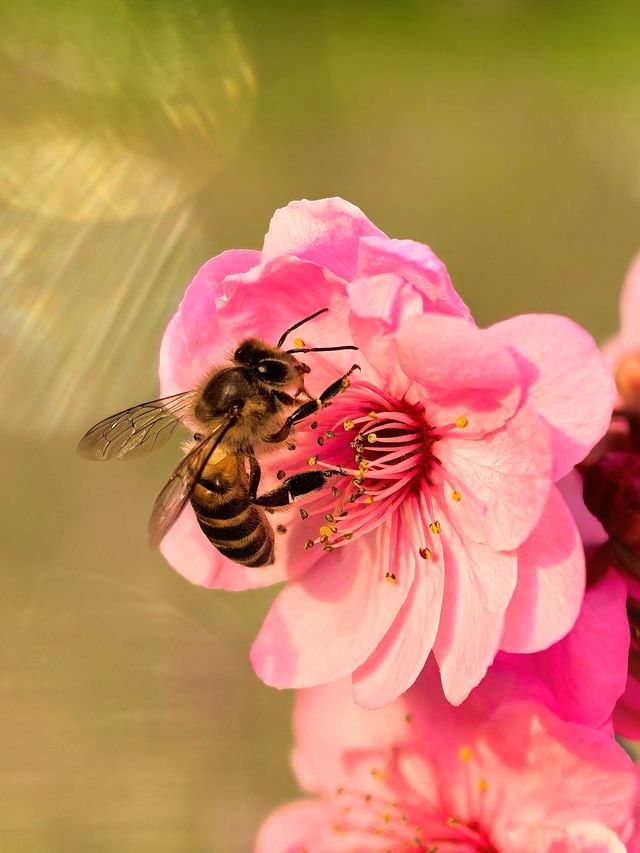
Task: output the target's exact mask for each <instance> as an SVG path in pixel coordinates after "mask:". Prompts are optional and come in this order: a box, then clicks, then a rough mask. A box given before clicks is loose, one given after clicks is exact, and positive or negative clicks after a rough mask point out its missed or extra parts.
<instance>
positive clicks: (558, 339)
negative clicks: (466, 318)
mask: <svg viewBox="0 0 640 853" xmlns="http://www.w3.org/2000/svg"><path fill="white" fill-rule="evenodd" d="M487 332H488V333H489V334H490V335H491V336H492V337H493V338H494V340H496V341H497V342H500V343H501V344H503V345H505V346H510V347H512V348H513V350H514V352H515V353H517V355H518V356H519V363H520V365H521V368H522V370H523V375H524V376H525V377H526V378H527V383H528V386H529V391H528V396H527V405H529V406H533V407H534V408H535V409H536V411H537V412H538V413H539V414H540V415H541V416H542V417H543V418H544V419H545V420H546V421H547V423H548V424H549V426H550V427H551V432H552V436H553V446H554V454H555V469H554V479H556V480H558V479H560V477H563V476H564V475H565V474H567V473H568V472H569V471H570V470H571V469H572V468H573V466H574V465H576V464H577V463H578V462H580V461H581V460H582V459H584V457H585V456H586V455H587V453H588V452H589V450H591V448H592V447H593V446H594V444H595V443H596V442H597V441H598V439H600V438H601V437H602V436H603V435H604V433H605V432H606V431H607V428H608V426H609V421H610V419H611V411H612V408H613V402H614V399H615V387H614V384H613V380H612V378H611V376H610V374H609V371H608V369H607V366H606V364H605V363H604V360H603V358H602V356H601V355H600V353H599V351H598V347H597V346H596V343H595V341H594V340H593V338H592V337H591V335H589V334H588V332H586V331H585V330H584V329H583V328H581V327H580V326H578V325H577V324H576V323H574V322H573V321H572V320H569V319H568V318H567V317H559V316H556V315H553V314H526V315H521V316H518V317H512V318H511V319H509V320H505V321H504V322H503V323H498V324H497V325H495V326H492V327H491V328H490V329H487Z"/></svg>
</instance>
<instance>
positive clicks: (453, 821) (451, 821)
mask: <svg viewBox="0 0 640 853" xmlns="http://www.w3.org/2000/svg"><path fill="white" fill-rule="evenodd" d="M457 823H458V818H457V817H449V818H447V826H455V825H456V824H457Z"/></svg>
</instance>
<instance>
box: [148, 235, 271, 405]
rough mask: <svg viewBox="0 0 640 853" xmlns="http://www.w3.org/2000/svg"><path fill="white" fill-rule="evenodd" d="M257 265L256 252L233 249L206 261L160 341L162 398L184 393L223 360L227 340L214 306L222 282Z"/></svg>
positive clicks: (258, 257)
mask: <svg viewBox="0 0 640 853" xmlns="http://www.w3.org/2000/svg"><path fill="white" fill-rule="evenodd" d="M258 263H260V254H259V252H250V251H240V250H232V251H229V252H223V253H222V254H221V255H217V256H216V257H215V258H212V259H211V260H210V261H207V263H206V264H205V265H204V266H203V267H201V268H200V269H199V270H198V272H197V273H196V274H195V276H194V278H193V280H192V282H191V284H190V285H189V287H188V288H187V290H186V293H185V295H184V297H183V298H182V302H181V303H180V305H179V307H178V310H177V312H176V313H175V314H174V316H173V318H172V319H171V322H170V323H169V325H168V326H167V329H166V331H165V333H164V336H163V338H162V344H161V346H160V395H161V396H168V395H169V394H176V393H178V392H180V391H187V390H188V389H189V388H192V387H193V386H194V385H196V383H197V382H198V381H199V380H200V378H201V377H202V375H203V373H205V372H206V371H207V370H209V369H210V368H211V366H212V365H215V364H216V363H218V362H220V361H222V360H223V359H224V358H225V357H226V355H227V352H228V350H229V346H230V341H229V339H228V337H227V335H226V333H225V332H224V330H223V329H221V327H220V322H219V318H218V317H217V307H216V300H217V299H218V298H219V297H220V296H221V294H222V282H223V281H224V279H225V278H226V277H227V276H228V275H233V274H234V273H243V272H246V271H247V270H250V269H251V267H254V266H255V265H256V264H258ZM231 344H232V342H231Z"/></svg>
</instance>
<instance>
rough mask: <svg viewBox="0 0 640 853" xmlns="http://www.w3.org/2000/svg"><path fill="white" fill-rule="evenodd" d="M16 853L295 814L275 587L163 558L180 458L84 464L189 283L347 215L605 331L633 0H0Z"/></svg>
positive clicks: (241, 846) (6, 829) (2, 801)
mask: <svg viewBox="0 0 640 853" xmlns="http://www.w3.org/2000/svg"><path fill="white" fill-rule="evenodd" d="M0 70H1V75H0V275H1V276H2V282H1V289H0V364H1V369H2V372H1V376H2V381H1V383H0V403H1V407H0V411H1V413H2V423H1V426H0V437H1V440H2V444H1V447H2V451H1V459H2V463H1V472H2V478H1V485H2V491H1V492H0V554H1V561H2V568H1V572H0V625H1V631H2V642H1V644H0V657H1V665H0V690H1V701H0V739H1V746H0V754H1V756H2V760H1V761H0V849H1V850H2V851H9V853H13V851H19V853H32V851H33V853H35V851H38V853H39V852H40V851H65V853H66V851H69V850H79V851H80V850H81V851H84V852H85V853H102V851H104V853H111V851H119V853H129V852H130V851H131V853H146V852H147V851H149V852H150V851H153V853H184V852H185V851H186V853H191V851H193V853H201V851H209V853H211V851H214V853H227V852H228V853H242V851H248V850H250V849H251V846H252V839H253V837H254V835H255V831H256V828H257V826H258V825H259V822H260V820H261V818H262V817H263V816H264V815H266V813H267V812H268V811H269V810H270V809H271V808H272V807H273V806H275V805H276V804H278V803H280V802H282V801H283V800H285V799H286V798H289V797H291V796H293V795H295V793H296V785H295V782H294V780H293V778H292V776H291V774H290V772H289V770H288V766H287V750H288V748H289V745H290V733H289V714H290V708H291V698H292V697H291V696H290V695H287V694H283V693H277V692H275V691H271V690H268V689H267V688H266V687H263V686H262V685H261V684H260V683H259V682H258V681H257V679H256V678H255V677H254V675H253V673H252V671H251V669H250V666H249V663H248V659H247V653H248V649H249V646H250V643H251V640H252V638H253V637H254V635H255V633H256V631H257V629H258V626H259V624H260V621H261V617H262V615H263V614H264V612H265V611H266V608H267V606H268V603H269V601H270V599H271V597H272V595H273V590H267V591H262V592H259V593H245V594H241V595H229V594H225V593H221V592H211V591H207V590H202V589H197V588H194V587H191V586H190V585H189V584H188V583H187V582H186V581H184V580H183V579H181V578H180V577H178V576H177V575H176V574H174V572H173V571H172V570H171V569H170V568H169V567H168V566H167V565H166V564H165V563H164V562H163V560H162V558H161V557H160V556H159V555H158V554H156V553H152V552H150V551H148V550H147V547H146V523H147V516H148V513H149V509H150V506H151V505H152V502H153V500H154V498H155V495H156V493H157V491H158V490H159V488H160V486H161V484H162V483H163V482H164V480H165V479H166V477H167V474H168V472H169V471H170V470H171V469H172V467H173V466H174V465H175V464H176V461H177V459H178V453H179V451H178V449H177V447H173V448H167V449H163V450H162V451H161V452H158V453H157V454H156V455H155V456H154V457H150V458H148V459H145V460H141V461H139V462H136V463H131V464H128V465H117V464H113V465H107V466H93V465H90V464H88V463H86V462H84V461H83V460H80V459H78V458H77V457H76V456H75V444H76V441H77V439H78V438H79V436H80V435H81V434H82V433H83V432H84V431H85V429H86V428H87V427H88V426H90V425H91V424H92V423H93V422H94V421H96V420H99V419H100V418H102V417H103V416H105V415H106V414H108V413H109V412H111V411H116V410H118V409H120V408H123V407H125V406H127V405H129V404H132V403H134V402H138V401H141V400H146V399H149V398H152V397H153V396H154V395H155V392H156V387H157V386H156V359H157V349H158V343H159V340H160V336H161V333H162V330H163V327H164V325H165V323H166V322H167V320H168V318H169V317H170V315H171V313H172V312H173V311H174V310H175V307H176V305H177V303H178V301H179V299H180V296H181V294H182V292H183V289H184V287H185V285H186V283H187V281H188V280H189V278H190V277H191V275H192V274H193V273H194V272H195V270H196V269H197V268H198V267H199V266H200V264H201V263H202V262H203V261H204V260H206V259H207V258H208V257H210V256H212V255H214V254H216V253H217V252H220V251H222V250H223V249H225V248H230V247H256V248H258V247H260V245H261V241H262V235H263V234H264V232H265V230H266V228H267V225H268V221H269V217H270V215H271V213H272V212H273V210H274V209H275V208H276V207H278V206H281V205H283V204H285V203H286V202H287V201H289V200H290V199H294V198H300V197H309V198H315V197H322V196H328V195H334V194H337V195H341V196H344V197H345V198H348V199H349V200H351V201H353V202H355V203H356V204H358V205H360V206H361V207H362V208H363V209H364V210H365V212H366V213H367V214H368V215H369V216H370V217H371V218H372V219H373V220H374V221H375V222H376V223H377V224H378V225H379V226H380V227H381V228H383V229H384V230H385V231H387V233H389V234H390V235H393V236H398V237H412V238H415V239H418V240H422V241H424V242H428V243H429V244H430V245H431V246H432V247H433V248H434V249H435V250H436V251H437V252H438V253H439V254H440V255H441V257H443V258H444V259H445V261H446V262H447V264H448V266H449V269H450V272H451V274H452V277H453V280H454V283H456V285H457V287H458V289H459V290H460V292H461V293H462V295H463V296H464V298H465V299H466V300H467V302H468V303H469V304H470V305H471V307H472V309H473V311H474V313H475V315H476V317H477V318H478V319H479V321H480V322H491V321H493V320H496V319H499V318H502V317H504V316H506V315H509V314H512V313H515V312H519V311H556V312H561V313H565V314H569V315H571V316H573V317H574V318H576V319H577V320H578V321H580V322H581V323H583V324H584V325H585V326H586V327H587V328H589V329H590V330H591V331H592V332H593V333H594V334H595V335H596V336H597V337H599V338H604V337H606V335H607V334H609V333H611V332H612V331H613V330H614V329H615V327H616V324H617V296H618V290H619V286H620V283H621V280H622V278H623V274H624V271H625V268H626V266H627V264H628V262H629V260H630V259H631V256H632V254H633V253H634V252H635V251H636V250H637V249H638V248H639V246H640V227H639V226H640V7H639V6H638V4H637V3H635V2H628V3H625V2H616V3H604V2H593V0H580V2H540V0H531V2H524V0H521V2H517V0H501V1H500V0H466V2H465V0H442V2H426V0H425V2H409V0H394V2H393V3H376V2H372V0H369V2H360V0H352V1H351V2H348V3H347V2H340V0H333V2H331V0H328V2H322V0H315V2H313V3H307V4H303V3H298V2H296V3H289V2H279V3H274V2H270V3H266V2H265V3H259V2H250V0H219V2H215V0H108V1H107V0H104V2H98V0H56V2H51V3H49V2H39V0H3V2H2V5H1V7H0Z"/></svg>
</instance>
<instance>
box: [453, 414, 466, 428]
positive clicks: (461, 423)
mask: <svg viewBox="0 0 640 853" xmlns="http://www.w3.org/2000/svg"><path fill="white" fill-rule="evenodd" d="M455 425H456V426H457V427H458V429H464V428H465V427H468V426H469V418H468V417H467V416H466V415H459V417H457V418H456V419H455Z"/></svg>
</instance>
